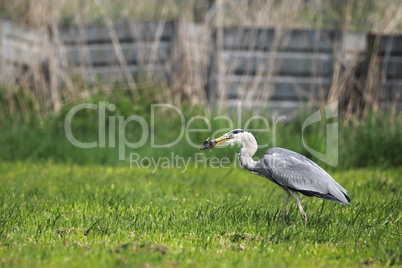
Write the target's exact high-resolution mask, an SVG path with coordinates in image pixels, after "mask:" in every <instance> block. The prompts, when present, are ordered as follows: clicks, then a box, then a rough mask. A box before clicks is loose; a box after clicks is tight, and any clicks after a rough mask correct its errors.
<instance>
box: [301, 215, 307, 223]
mask: <svg viewBox="0 0 402 268" xmlns="http://www.w3.org/2000/svg"><path fill="white" fill-rule="evenodd" d="M302 219H303V221H304V224H307V215H306V213H303V214H302Z"/></svg>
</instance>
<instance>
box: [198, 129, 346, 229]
mask: <svg viewBox="0 0 402 268" xmlns="http://www.w3.org/2000/svg"><path fill="white" fill-rule="evenodd" d="M222 144H228V145H235V144H241V145H242V147H241V149H240V152H239V162H240V165H241V166H242V167H243V168H244V169H246V170H248V171H250V172H251V173H253V174H256V175H259V176H262V177H264V178H267V179H268V180H270V181H272V182H274V183H276V184H277V185H279V186H280V187H281V189H282V190H283V192H284V193H285V197H284V207H283V212H282V221H285V215H286V206H287V204H288V201H289V197H290V196H292V197H293V198H294V199H295V201H296V203H297V206H298V207H299V210H300V212H301V215H302V218H303V220H304V222H305V223H307V216H306V213H305V212H304V210H303V207H302V206H301V204H300V201H299V197H298V193H302V194H304V195H306V196H315V197H320V198H323V199H327V200H331V201H335V202H338V203H341V204H343V205H348V204H349V203H350V198H349V197H348V196H347V194H348V192H347V191H346V190H345V189H344V188H343V187H342V186H341V185H340V184H339V183H337V182H336V181H335V180H334V179H333V178H332V177H331V176H330V175H329V174H328V173H327V172H326V171H325V170H323V169H322V168H321V167H320V166H318V165H317V164H316V163H314V162H313V161H311V160H310V159H308V158H307V157H305V156H303V155H301V154H298V153H296V152H293V151H290V150H287V149H283V148H271V149H269V150H268V151H266V153H265V154H264V156H263V157H262V159H260V160H259V161H254V160H253V158H252V157H253V155H254V154H255V153H256V152H257V148H258V144H257V140H256V138H255V137H254V136H253V134H251V133H250V132H247V131H244V130H242V129H235V130H232V131H230V132H228V133H226V134H225V135H223V136H221V137H219V138H217V139H214V140H209V138H208V139H207V140H206V141H205V142H204V145H202V146H201V149H202V150H205V149H212V148H213V147H215V146H218V145H222Z"/></svg>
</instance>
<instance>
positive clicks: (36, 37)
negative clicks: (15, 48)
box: [0, 20, 47, 43]
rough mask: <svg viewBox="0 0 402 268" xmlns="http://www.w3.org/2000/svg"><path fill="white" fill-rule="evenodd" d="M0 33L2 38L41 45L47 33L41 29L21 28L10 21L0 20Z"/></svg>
mask: <svg viewBox="0 0 402 268" xmlns="http://www.w3.org/2000/svg"><path fill="white" fill-rule="evenodd" d="M0 25H1V27H0V32H1V35H2V37H3V38H6V39H15V40H16V41H17V40H18V41H20V42H27V43H43V41H45V40H46V38H47V37H46V35H47V32H46V31H45V30H43V29H34V28H29V27H22V26H20V25H17V24H16V23H13V22H11V21H5V20H2V21H1V23H0Z"/></svg>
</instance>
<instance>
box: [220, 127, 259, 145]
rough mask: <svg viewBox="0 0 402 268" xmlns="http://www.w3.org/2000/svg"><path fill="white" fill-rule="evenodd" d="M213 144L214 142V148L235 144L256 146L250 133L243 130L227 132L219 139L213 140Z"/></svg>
mask: <svg viewBox="0 0 402 268" xmlns="http://www.w3.org/2000/svg"><path fill="white" fill-rule="evenodd" d="M213 142H216V145H215V146H218V145H223V144H225V145H235V144H242V145H245V144H254V143H255V144H256V139H255V138H254V136H253V135H252V134H251V133H250V132H247V131H245V130H243V129H235V130H232V131H229V132H228V133H226V134H224V135H222V136H221V137H219V138H217V139H215V140H213Z"/></svg>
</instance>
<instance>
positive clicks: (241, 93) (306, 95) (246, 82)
mask: <svg viewBox="0 0 402 268" xmlns="http://www.w3.org/2000/svg"><path fill="white" fill-rule="evenodd" d="M219 79H220V80H221V81H222V82H223V85H224V86H223V87H224V88H226V94H227V95H226V96H227V98H229V99H233V98H239V99H244V98H249V97H251V98H258V97H260V98H261V97H265V98H268V99H271V100H308V99H317V98H319V97H322V96H326V94H328V91H329V88H330V86H331V79H330V78H305V77H299V78H294V77H283V76H272V77H270V78H266V77H252V76H251V77H250V76H236V75H233V76H220V77H219Z"/></svg>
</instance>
